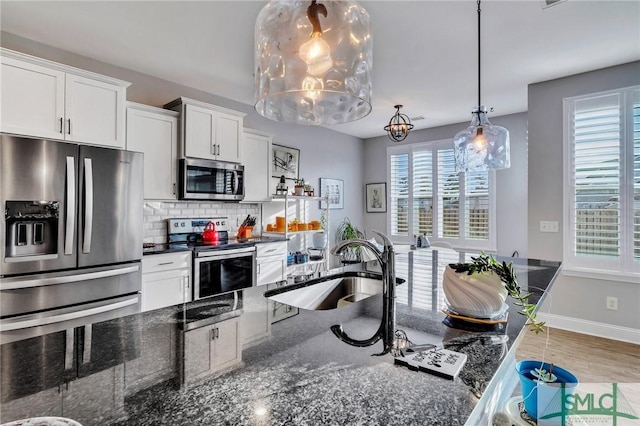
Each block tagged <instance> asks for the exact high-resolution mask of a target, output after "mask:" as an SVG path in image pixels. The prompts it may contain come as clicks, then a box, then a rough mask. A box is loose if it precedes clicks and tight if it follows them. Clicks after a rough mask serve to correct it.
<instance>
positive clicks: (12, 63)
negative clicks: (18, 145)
mask: <svg viewBox="0 0 640 426" xmlns="http://www.w3.org/2000/svg"><path fill="white" fill-rule="evenodd" d="M64 76H65V73H64V72H62V71H56V70H52V69H49V68H45V67H42V66H39V65H34V64H30V63H27V62H22V61H19V60H16V59H13V58H6V57H2V69H1V70H0V92H2V96H1V98H2V105H1V109H0V113H1V115H0V130H1V131H2V132H6V133H17V134H21V135H29V136H39V137H43V138H54V139H63V133H62V132H63V128H62V125H63V120H64Z"/></svg>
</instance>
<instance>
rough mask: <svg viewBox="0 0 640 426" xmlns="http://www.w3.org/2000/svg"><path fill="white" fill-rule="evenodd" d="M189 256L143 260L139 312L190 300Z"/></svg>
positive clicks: (148, 257) (181, 253) (182, 254)
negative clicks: (140, 309)
mask: <svg viewBox="0 0 640 426" xmlns="http://www.w3.org/2000/svg"><path fill="white" fill-rule="evenodd" d="M192 298H193V296H192V291H191V252H190V251H184V252H177V253H162V254H152V255H146V256H144V257H143V258H142V312H146V311H150V310H153V309H159V308H164V307H167V306H173V305H178V304H180V303H186V302H190V301H191V300H192Z"/></svg>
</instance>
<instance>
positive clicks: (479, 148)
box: [453, 106, 511, 172]
mask: <svg viewBox="0 0 640 426" xmlns="http://www.w3.org/2000/svg"><path fill="white" fill-rule="evenodd" d="M472 117H473V118H472V119H471V124H470V125H469V127H467V128H466V129H464V130H462V131H460V132H458V133H456V135H455V136H454V137H453V147H454V155H455V161H456V171H457V172H477V171H482V170H488V169H507V168H509V167H510V166H511V160H510V158H511V156H510V152H509V132H508V131H507V129H505V128H504V127H500V126H494V125H493V124H491V123H490V122H489V119H488V118H487V110H486V108H485V107H483V106H482V107H477V108H475V109H474V110H473V112H472Z"/></svg>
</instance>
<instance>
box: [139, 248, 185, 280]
mask: <svg viewBox="0 0 640 426" xmlns="http://www.w3.org/2000/svg"><path fill="white" fill-rule="evenodd" d="M170 269H191V252H190V251H185V252H180V253H162V254H151V255H147V256H143V257H142V273H143V274H148V273H153V272H161V271H168V270H170Z"/></svg>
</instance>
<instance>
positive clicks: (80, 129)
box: [65, 74, 126, 149]
mask: <svg viewBox="0 0 640 426" xmlns="http://www.w3.org/2000/svg"><path fill="white" fill-rule="evenodd" d="M125 97H126V89H125V88H124V87H120V86H116V85H113V84H109V83H105V82H101V81H96V80H92V79H90V78H86V77H80V76H77V75H73V74H67V75H66V98H65V116H66V121H67V122H66V129H65V135H66V137H65V138H66V139H67V140H72V141H75V142H81V143H89V144H95V145H103V146H109V147H113V148H120V149H124V145H125V144H124V140H125V132H124V126H125V111H124V108H125Z"/></svg>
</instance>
